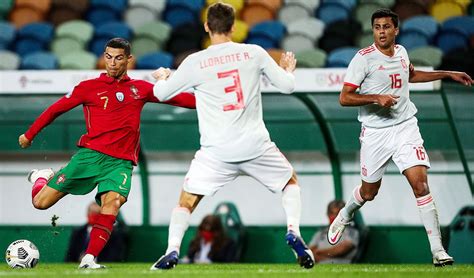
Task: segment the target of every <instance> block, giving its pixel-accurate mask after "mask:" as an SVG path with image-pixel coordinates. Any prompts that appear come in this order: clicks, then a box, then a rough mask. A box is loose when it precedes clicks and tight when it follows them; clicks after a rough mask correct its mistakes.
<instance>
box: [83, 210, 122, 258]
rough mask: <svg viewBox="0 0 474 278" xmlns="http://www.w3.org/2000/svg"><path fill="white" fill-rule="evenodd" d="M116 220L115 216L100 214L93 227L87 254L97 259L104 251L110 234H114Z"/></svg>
mask: <svg viewBox="0 0 474 278" xmlns="http://www.w3.org/2000/svg"><path fill="white" fill-rule="evenodd" d="M115 218H116V216H115V215H110V214H99V216H98V217H97V221H96V222H95V223H94V226H93V227H92V231H91V234H90V240H89V245H88V246H87V250H86V254H91V255H92V256H94V257H97V256H98V255H99V253H100V252H101V251H102V249H104V246H105V244H107V241H108V240H109V238H110V233H112V229H113V227H114V222H115Z"/></svg>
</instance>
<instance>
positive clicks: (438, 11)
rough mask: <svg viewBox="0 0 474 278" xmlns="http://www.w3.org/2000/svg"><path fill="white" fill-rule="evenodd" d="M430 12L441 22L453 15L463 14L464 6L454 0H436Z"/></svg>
mask: <svg viewBox="0 0 474 278" xmlns="http://www.w3.org/2000/svg"><path fill="white" fill-rule="evenodd" d="M430 14H431V15H432V16H433V17H434V18H435V19H436V21H438V22H443V21H445V20H446V19H448V18H450V17H453V16H461V15H463V14H464V8H463V6H461V5H460V4H459V3H456V2H454V1H437V2H436V3H434V4H433V5H432V6H431V8H430Z"/></svg>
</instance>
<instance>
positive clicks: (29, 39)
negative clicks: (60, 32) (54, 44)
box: [14, 22, 53, 56]
mask: <svg viewBox="0 0 474 278" xmlns="http://www.w3.org/2000/svg"><path fill="white" fill-rule="evenodd" d="M52 37H53V26H52V25H51V24H49V23H45V22H42V23H31V24H28V25H25V26H23V27H22V28H21V29H19V30H18V32H17V41H16V43H15V46H14V48H15V51H16V52H17V53H18V54H19V55H20V56H23V55H26V54H28V53H33V52H36V51H40V50H45V49H46V48H47V47H48V46H49V43H50V41H51V39H52Z"/></svg>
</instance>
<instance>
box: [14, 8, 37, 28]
mask: <svg viewBox="0 0 474 278" xmlns="http://www.w3.org/2000/svg"><path fill="white" fill-rule="evenodd" d="M44 19H45V15H44V14H42V13H41V12H39V11H37V10H35V9H33V8H30V7H17V8H14V9H13V10H12V11H11V12H10V22H11V23H12V24H13V25H15V27H16V28H17V29H19V28H22V27H23V26H25V25H28V24H31V23H34V22H41V21H43V20H44Z"/></svg>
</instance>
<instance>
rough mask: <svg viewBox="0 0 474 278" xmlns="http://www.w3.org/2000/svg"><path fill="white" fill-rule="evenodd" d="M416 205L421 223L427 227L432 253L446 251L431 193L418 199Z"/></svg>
mask: <svg viewBox="0 0 474 278" xmlns="http://www.w3.org/2000/svg"><path fill="white" fill-rule="evenodd" d="M416 204H417V206H418V210H419V211H420V217H421V221H422V222H423V225H424V226H425V229H426V233H427V234H428V240H429V241H430V247H431V252H432V253H433V254H434V253H435V252H437V251H441V250H444V248H443V244H442V243H441V232H440V230H439V221H438V211H437V209H436V206H435V203H434V201H433V197H432V196H431V193H429V194H428V195H425V196H423V197H420V198H416Z"/></svg>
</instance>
